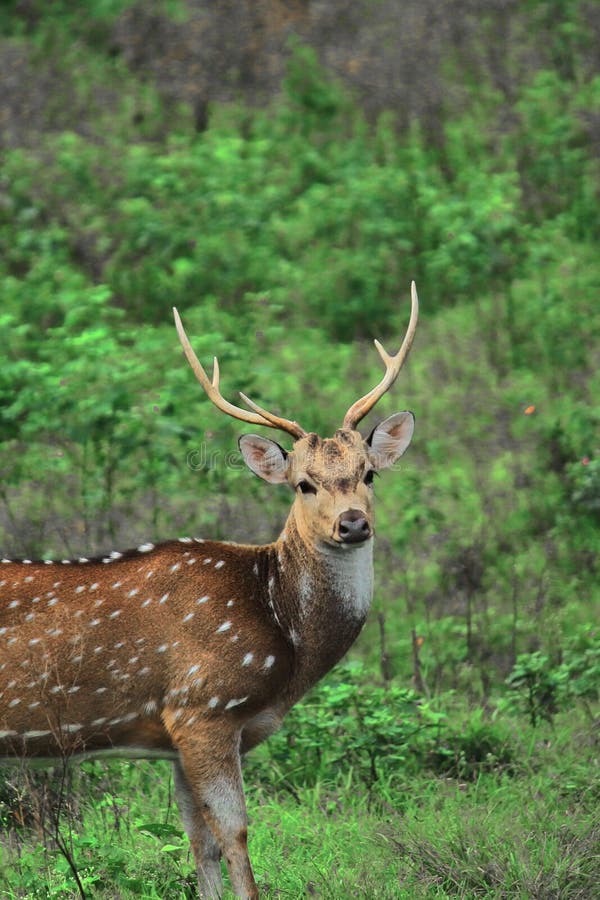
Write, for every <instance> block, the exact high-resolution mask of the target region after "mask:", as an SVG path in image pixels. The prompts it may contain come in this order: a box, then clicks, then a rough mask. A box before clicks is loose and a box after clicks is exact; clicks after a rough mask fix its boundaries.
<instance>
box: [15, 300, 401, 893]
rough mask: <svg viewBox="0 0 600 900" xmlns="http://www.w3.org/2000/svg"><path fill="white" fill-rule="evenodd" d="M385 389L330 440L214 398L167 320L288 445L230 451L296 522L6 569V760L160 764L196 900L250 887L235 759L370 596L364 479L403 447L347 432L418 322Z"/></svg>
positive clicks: (381, 435) (396, 433)
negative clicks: (281, 495) (256, 542)
mask: <svg viewBox="0 0 600 900" xmlns="http://www.w3.org/2000/svg"><path fill="white" fill-rule="evenodd" d="M411 293H412V308H411V316H410V321H409V325H408V329H407V332H406V336H405V338H404V341H403V343H402V346H401V348H400V350H399V351H398V353H397V354H396V355H395V356H390V355H389V354H388V353H386V351H385V350H384V348H383V347H382V346H381V344H380V343H379V342H378V341H375V345H376V347H377V350H378V351H379V354H380V356H381V357H382V359H383V362H384V363H385V374H384V376H383V378H382V380H381V381H380V383H379V384H378V385H377V386H376V387H374V388H373V389H372V390H371V391H369V392H368V393H367V394H366V395H365V396H364V397H362V398H361V399H360V400H357V401H356V402H355V403H354V404H353V405H352V406H351V407H350V409H349V410H348V412H347V413H346V416H345V418H344V421H343V425H342V427H341V428H339V429H338V430H337V431H336V432H335V434H334V436H333V437H332V438H327V439H323V438H320V437H319V436H318V435H317V434H314V433H307V432H305V431H304V430H303V429H302V428H301V427H300V425H298V424H297V422H295V421H291V420H288V419H283V418H280V417H279V416H277V415H274V414H273V413H271V412H268V411H267V410H265V409H262V408H261V407H259V406H257V404H256V403H253V402H252V401H251V400H249V399H248V398H247V397H246V396H245V395H244V394H241V396H242V399H243V400H244V402H245V403H246V405H247V406H248V407H249V409H248V410H245V409H242V408H239V407H237V406H234V405H233V404H231V403H229V402H228V401H227V400H225V399H224V398H223V396H222V395H221V393H220V390H219V366H218V362H217V360H216V359H215V361H214V369H213V376H212V380H210V379H209V378H208V376H207V374H206V372H205V371H204V369H203V367H202V365H201V364H200V362H199V361H198V359H197V358H196V355H195V354H194V351H193V349H192V347H191V345H190V343H189V341H188V338H187V336H186V334H185V331H184V329H183V326H182V324H181V320H180V318H179V315H178V313H177V310H174V313H175V323H176V327H177V331H178V334H179V339H180V341H181V344H182V346H183V349H184V352H185V355H186V357H187V359H188V361H189V363H190V365H191V367H192V369H193V371H194V373H195V375H196V377H197V379H198V381H199V382H200V384H201V385H202V387H203V389H204V391H205V392H206V394H207V395H208V397H209V398H210V400H211V401H212V402H213V403H214V404H215V405H216V406H217V407H218V408H219V409H220V410H222V411H223V412H224V413H227V415H229V416H233V417H234V418H236V419H240V420H241V421H242V422H247V423H250V424H252V425H261V426H265V427H267V428H273V429H277V430H279V431H283V432H285V433H286V434H288V435H290V436H291V437H292V439H293V442H294V443H293V449H292V450H291V451H289V452H288V451H286V450H284V449H283V448H282V447H280V446H279V444H277V443H275V442H274V441H271V440H268V439H267V438H265V437H259V436H257V435H253V434H245V435H243V436H242V437H241V438H240V441H239V446H240V450H241V454H242V456H243V458H244V460H245V462H246V464H247V465H248V466H249V468H250V469H251V470H252V472H254V473H256V474H257V475H259V476H260V477H261V478H263V479H264V480H265V481H267V482H269V483H271V484H287V485H289V487H290V488H291V489H292V490H293V492H294V500H293V503H292V507H291V510H290V513H289V516H288V519H287V521H286V523H285V526H284V528H283V531H282V532H281V534H280V535H279V537H278V539H277V540H276V541H274V542H273V543H271V544H267V545H265V546H251V545H247V544H234V543H222V542H218V541H210V540H204V539H202V538H189V537H184V538H179V540H174V541H168V542H166V543H161V544H157V545H154V544H151V543H147V544H142V545H141V546H139V547H138V548H137V549H135V550H126V551H124V552H117V551H113V552H111V553H108V554H107V555H105V556H102V557H98V558H93V559H87V558H84V557H80V558H79V559H63V560H61V561H56V560H49V559H45V560H36V561H34V560H30V559H22V560H20V561H12V560H8V559H3V560H2V562H1V564H0V757H2V760H3V762H7V761H9V759H11V760H13V761H14V760H16V759H21V758H25V759H29V760H31V759H33V758H37V759H42V760H46V759H48V760H52V759H54V760H56V759H57V758H58V759H61V760H63V761H64V760H70V759H71V758H72V757H74V756H76V755H95V756H98V755H104V756H109V755H120V756H125V757H127V758H135V757H154V756H156V757H163V758H169V759H172V760H173V762H174V772H175V786H176V794H177V799H178V804H179V807H180V811H181V816H182V819H183V822H184V826H185V829H186V831H187V834H188V835H189V839H190V843H191V847H192V850H193V854H194V858H195V863H196V870H197V877H198V888H199V892H200V895H201V896H202V897H211V898H213V897H220V896H221V889H222V887H221V866H220V857H221V855H223V856H224V858H225V861H226V864H227V868H228V870H229V876H230V880H231V884H232V887H233V890H234V892H235V894H236V895H237V896H238V897H244V898H256V897H258V889H257V886H256V882H255V880H254V876H253V873H252V868H251V865H250V860H249V857H248V852H247V819H246V810H245V803H244V795H243V789H242V775H241V767H240V758H241V755H242V754H244V753H245V752H246V751H248V750H250V749H251V748H252V747H254V746H255V745H256V744H258V743H259V742H260V741H262V740H264V739H265V738H266V737H268V735H269V734H271V733H272V732H273V731H274V730H276V729H277V728H278V726H279V725H280V723H281V721H282V719H283V717H284V715H285V714H286V712H287V711H288V710H289V709H290V707H291V706H292V705H293V704H294V703H295V702H296V701H297V700H298V699H299V698H300V697H301V696H302V695H303V694H304V693H305V692H306V691H307V689H308V688H310V687H311V685H313V684H315V682H316V681H318V680H319V679H320V678H321V677H322V676H323V675H324V674H325V673H326V672H328V671H329V670H330V669H331V668H332V666H334V665H335V663H336V662H337V661H338V660H339V659H340V658H341V657H342V656H343V655H344V653H346V651H347V650H348V648H349V647H350V646H351V644H352V643H353V641H354V640H355V638H356V637H357V635H358V633H359V632H360V630H361V628H362V626H363V624H364V621H365V618H366V616H367V612H368V610H369V605H370V603H371V595H372V589H373V565H372V555H373V533H374V526H373V498H372V481H373V476H374V474H375V473H376V472H377V471H379V470H381V469H386V468H389V467H390V466H391V465H392V464H393V463H394V462H395V461H396V460H397V459H398V458H399V457H400V456H401V455H402V454H403V453H404V451H405V450H406V448H407V446H408V444H409V443H410V440H411V437H412V433H413V426H414V419H413V415H412V413H410V412H400V413H395V414H394V415H392V416H390V417H389V418H387V419H385V420H384V421H383V422H381V424H380V425H378V426H377V427H376V428H375V429H374V431H373V432H372V433H371V435H370V437H368V438H367V439H366V440H365V439H364V438H363V437H361V435H360V434H359V432H358V431H357V425H358V423H359V422H360V421H361V420H362V419H363V418H364V417H365V416H366V415H367V413H368V412H369V411H370V410H371V409H372V408H373V407H374V406H375V404H376V403H377V401H378V400H379V399H380V397H382V395H383V394H384V393H385V392H386V391H387V390H388V389H389V388H390V387H391V385H392V384H393V383H394V381H395V379H396V377H397V376H398V373H399V371H400V369H401V367H402V365H403V363H404V360H405V359H406V357H407V354H408V352H409V350H410V347H411V344H412V341H413V337H414V334H415V328H416V324H417V315H418V300H417V293H416V289H415V285H414V283H413V285H412V292H411Z"/></svg>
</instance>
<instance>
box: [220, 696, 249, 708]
mask: <svg viewBox="0 0 600 900" xmlns="http://www.w3.org/2000/svg"><path fill="white" fill-rule="evenodd" d="M247 699H248V697H240V699H239V700H228V702H227V703H226V704H225V709H233V707H234V706H240V705H241V704H242V703H245V702H246V700H247Z"/></svg>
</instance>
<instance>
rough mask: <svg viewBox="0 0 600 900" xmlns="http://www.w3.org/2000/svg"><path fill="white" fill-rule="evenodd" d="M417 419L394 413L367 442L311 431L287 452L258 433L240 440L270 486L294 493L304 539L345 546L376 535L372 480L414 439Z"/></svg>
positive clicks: (351, 434) (352, 435) (345, 432)
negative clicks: (288, 488) (284, 488)
mask: <svg viewBox="0 0 600 900" xmlns="http://www.w3.org/2000/svg"><path fill="white" fill-rule="evenodd" d="M413 428H414V417H413V415H412V413H410V412H402V413H396V414H395V415H393V416H390V417H389V418H388V419H386V420H385V421H384V422H382V423H381V424H380V425H378V426H377V428H375V429H374V431H373V432H372V433H371V435H370V437H369V438H368V439H367V440H365V439H363V438H362V437H361V435H360V434H359V433H358V431H354V430H350V429H347V428H340V429H338V430H337V431H336V432H335V435H334V436H333V437H332V438H326V439H323V438H320V437H319V436H318V435H316V434H308V435H305V436H304V437H302V438H300V439H299V440H298V441H296V443H295V444H294V449H293V450H292V451H291V452H290V453H287V452H286V451H285V450H284V449H283V448H282V447H280V446H279V444H277V443H275V441H271V440H268V439H267V438H263V437H259V436H258V435H251V434H248V435H244V436H243V437H242V438H240V450H241V452H242V455H243V457H244V460H245V462H246V464H247V465H248V466H249V468H250V469H251V470H252V471H253V472H255V474H257V475H259V476H260V477H261V478H263V479H264V480H265V481H268V482H270V483H271V484H283V483H287V484H289V485H290V487H291V488H292V489H293V490H294V492H295V495H296V496H295V500H294V505H293V510H292V513H293V516H294V519H295V522H296V525H297V528H298V531H299V533H300V535H301V537H302V538H303V539H304V540H305V541H307V542H309V543H311V544H314V545H317V546H323V545H325V546H329V547H336V548H338V547H339V548H342V549H347V548H348V547H349V546H350V545H356V544H362V543H364V542H365V541H368V540H369V539H370V538H371V537H372V536H373V531H374V521H373V478H374V475H375V473H376V472H378V471H380V470H382V469H386V468H389V467H390V466H391V465H393V464H394V463H395V462H396V460H398V459H399V458H400V456H402V454H403V453H404V451H405V450H406V448H407V447H408V445H409V443H410V440H411V438H412V433H413Z"/></svg>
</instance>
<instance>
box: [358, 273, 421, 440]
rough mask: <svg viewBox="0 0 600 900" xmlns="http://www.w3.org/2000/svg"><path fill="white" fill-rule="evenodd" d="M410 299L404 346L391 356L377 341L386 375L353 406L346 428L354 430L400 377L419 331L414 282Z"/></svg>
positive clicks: (417, 305) (376, 344)
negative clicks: (417, 330) (416, 332)
mask: <svg viewBox="0 0 600 900" xmlns="http://www.w3.org/2000/svg"><path fill="white" fill-rule="evenodd" d="M410 297H411V310H410V321H409V323H408V328H407V330H406V335H405V337H404V340H403V341H402V346H401V347H400V349H399V350H398V352H397V353H396V355H395V356H390V355H389V353H386V351H385V349H384V348H383V346H382V345H381V344H380V343H379V341H375V346H376V347H377V352H378V353H379V355H380V356H381V358H382V360H383V361H384V363H385V375H384V376H383V378H382V379H381V381H380V382H379V384H378V385H377V386H376V387H374V388H373V390H371V391H369V393H368V394H365V396H364V397H361V398H360V400H357V401H356V403H353V404H352V406H351V407H350V409H349V410H348V412H347V413H346V415H345V417H344V425H343V427H344V428H350V429H352V430H354V429H355V428H356V426H357V425H358V423H359V422H360V420H361V419H364V417H365V416H366V415H367V413H368V412H370V411H371V410H372V409H373V407H374V406H375V404H376V403H377V401H378V400H380V399H381V397H383V395H384V394H385V392H386V391H387V390H389V388H390V387H391V386H392V385H393V383H394V381H395V380H396V378H397V377H398V374H399V372H400V369H401V368H402V366H403V365H404V361H405V360H406V357H407V356H408V351H409V350H410V348H411V345H412V342H413V338H414V336H415V331H416V329H417V319H418V318H419V298H418V297H417V287H416V285H415V283H414V281H413V282H412V283H411V286H410Z"/></svg>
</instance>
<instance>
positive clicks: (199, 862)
mask: <svg viewBox="0 0 600 900" xmlns="http://www.w3.org/2000/svg"><path fill="white" fill-rule="evenodd" d="M173 775H174V778H175V797H176V799H177V806H178V807H179V812H180V815H181V820H182V822H183V827H184V828H185V830H186V834H187V836H188V838H189V839H190V845H191V847H192V852H193V854H194V860H195V862H196V874H197V877H198V888H199V891H200V896H201V897H203V898H208V900H218V898H219V897H221V896H222V893H223V881H222V878H221V863H220V859H221V850H220V848H219V845H218V843H217V841H216V839H215V836H214V835H213V833H212V831H211V830H210V828H209V827H208V825H207V824H206V821H205V820H204V816H203V815H202V813H201V812H200V809H199V808H198V805H197V803H196V801H195V799H194V795H193V792H192V789H191V788H190V786H189V784H188V782H187V779H186V777H185V774H184V771H183V768H182V767H181V764H180V762H179V760H178V761H177V762H175V763H173Z"/></svg>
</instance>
